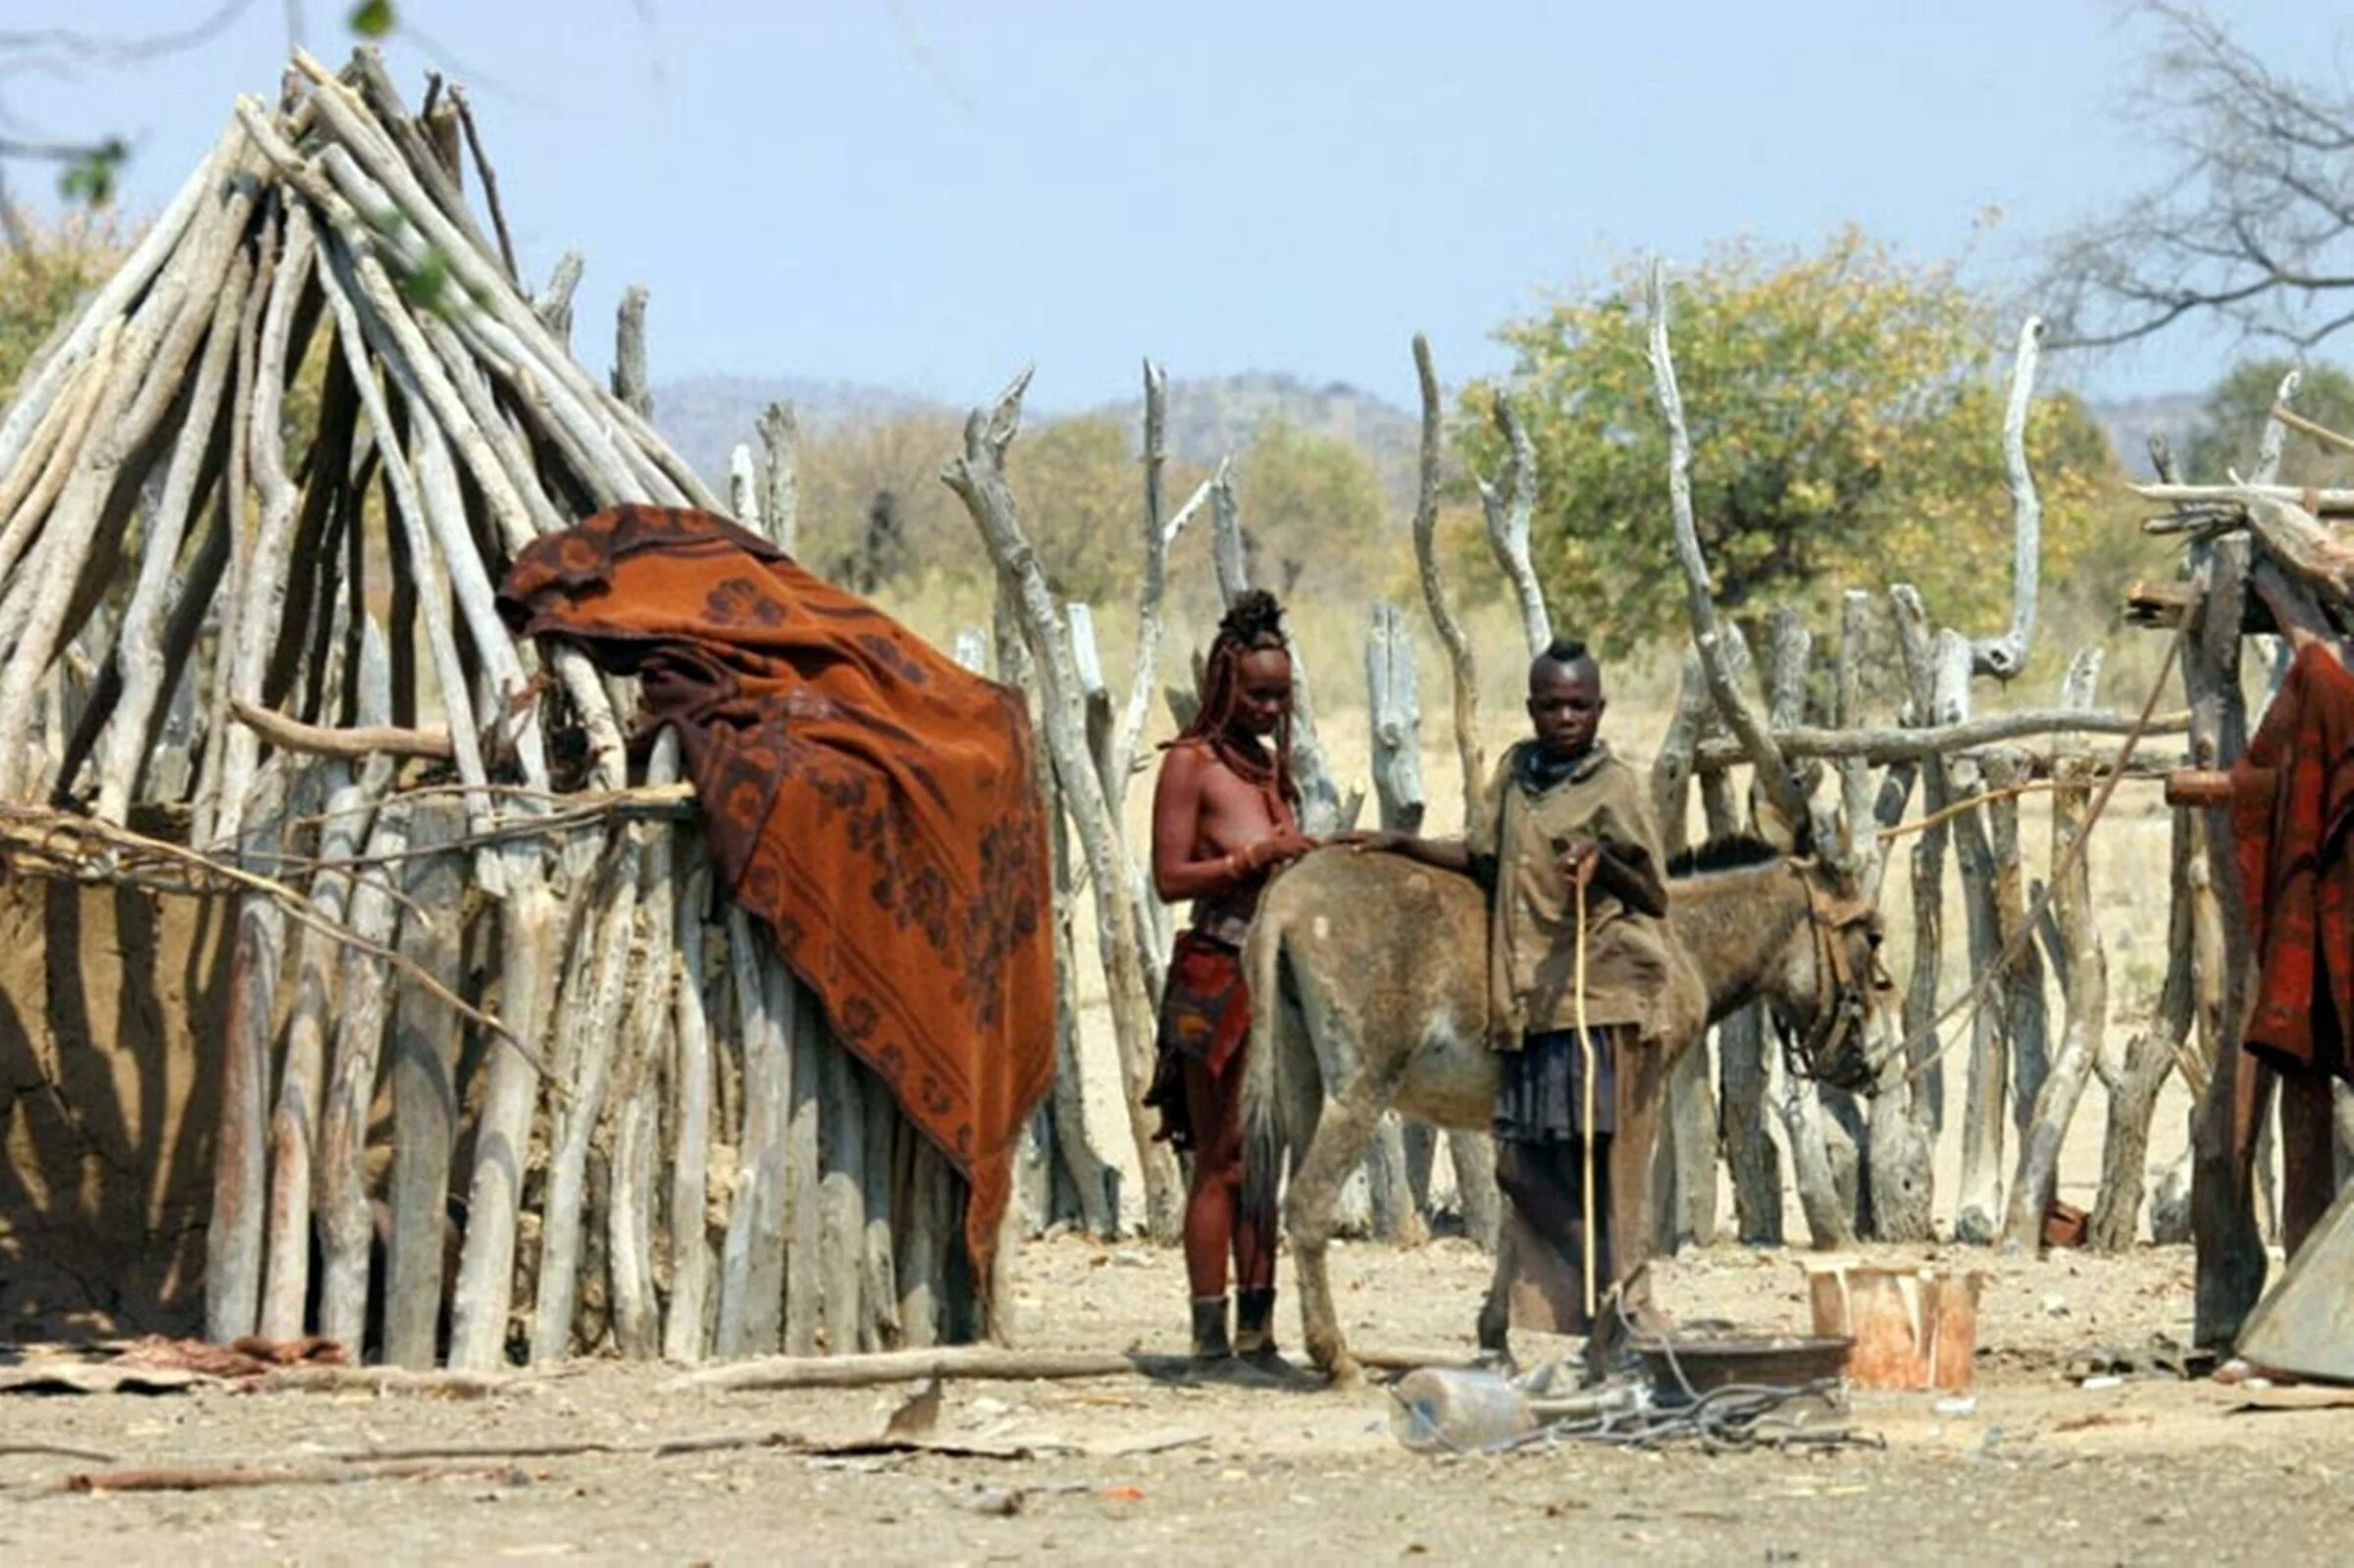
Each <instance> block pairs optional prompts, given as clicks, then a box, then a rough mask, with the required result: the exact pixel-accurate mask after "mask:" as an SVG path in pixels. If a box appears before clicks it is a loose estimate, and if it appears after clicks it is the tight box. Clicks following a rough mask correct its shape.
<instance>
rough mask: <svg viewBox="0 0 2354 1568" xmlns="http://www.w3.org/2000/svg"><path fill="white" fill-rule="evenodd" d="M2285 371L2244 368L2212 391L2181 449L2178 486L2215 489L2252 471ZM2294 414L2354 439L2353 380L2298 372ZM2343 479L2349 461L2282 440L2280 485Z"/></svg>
mask: <svg viewBox="0 0 2354 1568" xmlns="http://www.w3.org/2000/svg"><path fill="white" fill-rule="evenodd" d="M2290 368H2291V367H2290V362H2289V361H2287V360H2284V359H2258V360H2244V361H2242V362H2241V363H2240V364H2238V365H2236V366H2234V367H2232V369H2231V372H2230V374H2228V375H2227V376H2226V377H2225V378H2224V379H2222V380H2221V381H2218V382H2217V383H2216V385H2215V389H2214V390H2213V391H2211V392H2209V393H2208V394H2207V396H2206V398H2205V400H2204V401H2203V402H2201V403H2200V405H2199V420H2198V424H2197V425H2195V426H2193V427H2192V429H2191V432H2190V440H2189V441H2188V443H2186V444H2185V445H2184V447H2183V449H2182V473H2183V476H2184V478H2186V479H2190V480H2193V481H2202V482H2204V481H2220V480H2222V479H2223V477H2224V475H2225V473H2226V471H2230V472H2236V473H2239V474H2242V475H2245V474H2246V473H2247V472H2248V471H2249V470H2250V469H2251V468H2252V467H2253V466H2254V465H2255V462H2256V447H2257V443H2258V442H2259V441H2260V440H2261V439H2262V438H2263V432H2264V427H2265V422H2266V420H2267V419H2268V418H2270V416H2271V412H2272V407H2273V399H2274V398H2275V397H2277V395H2278V394H2279V391H2280V379H2281V378H2282V377H2284V376H2286V375H2287V374H2288V372H2289V370H2290ZM2295 406H2296V411H2297V412H2298V413H2300V414H2302V415H2304V416H2305V417H2306V418H2307V419H2309V420H2312V421H2314V422H2315V423H2316V424H2318V425H2325V426H2328V428H2329V429H2330V430H2349V431H2354V376H2349V375H2347V374H2346V373H2345V372H2344V371H2342V370H2340V369H2338V368H2337V367H2336V366H2334V365H2306V366H2303V367H2302V368H2301V370H2300V375H2299V379H2298V382H2297V396H2296V405H2295ZM2349 476H2354V457H2350V456H2348V454H2346V453H2344V452H2339V451H2335V450H2332V449H2331V448H2329V447H2327V446H2324V445H2322V444H2321V443H2320V442H2319V441H2316V440H2315V439H2313V437H2311V436H2309V435H2299V434H2297V433H2296V432H2295V431H2293V430H2292V431H2289V432H2288V436H2287V440H2286V441H2285V442H2284V444H2283V445H2282V446H2281V448H2280V476H2279V477H2280V482H2281V483H2283V484H2312V485H2337V484H2344V483H2345V482H2347V480H2348V477H2349Z"/></svg>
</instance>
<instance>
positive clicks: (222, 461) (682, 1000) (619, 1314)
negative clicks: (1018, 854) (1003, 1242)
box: [0, 50, 1010, 1368]
mask: <svg viewBox="0 0 2354 1568" xmlns="http://www.w3.org/2000/svg"><path fill="white" fill-rule="evenodd" d="M469 169H471V171H472V175H473V177H472V179H471V181H469V179H468V177H467V173H466V172H467V171H468V170H469ZM468 183H471V184H472V186H473V188H474V189H475V190H476V191H478V192H480V193H481V195H482V197H483V198H484V206H483V209H482V212H481V213H480V214H479V215H478V213H477V211H476V209H475V207H474V206H473V205H471V203H470V200H469V197H468V195H467V193H466V186H467V185H468ZM577 277H578V267H577V264H570V263H569V260H568V264H567V265H564V266H560V267H559V269H558V277H557V278H555V279H554V280H553V282H552V283H551V285H550V286H549V288H548V289H547V291H546V292H544V293H543V294H542V295H541V296H540V297H539V298H538V299H537V301H536V302H535V301H534V300H533V299H531V298H530V297H528V296H527V292H526V290H525V288H524V285H523V282H522V280H521V278H520V275H519V273H518V270H517V267H516V263H515V259H514V255H513V251H512V248H511V246H510V245H509V244H508V242H507V238H506V226H505V222H504V219H503V216H502V214H501V212H500V209H499V205H498V198H497V185H496V182H495V178H494V177H493V174H492V171H491V168H490V166H489V165H488V164H487V163H486V162H485V161H484V158H483V151H482V145H481V142H480V139H479V138H478V136H477V134H476V128H475V126H474V122H473V119H472V116H471V114H470V113H469V112H468V110H467V107H466V104H465V100H464V99H463V97H462V96H461V95H459V94H456V93H454V92H442V91H440V90H439V87H438V84H436V86H435V91H434V92H433V93H431V94H429V96H428V99H427V101H426V104H425V107H424V109H423V111H422V112H421V113H412V112H411V110H410V109H409V108H407V107H406V106H404V104H403V103H402V102H401V100H400V98H399V96H398V95H397V93H396V92H395V90H394V88H393V87H392V85H391V83H390V81H389V79H388V78H387V77H386V76H385V74H384V68H383V66H382V64H381V62H380V61H379V59H378V58H377V57H376V56H375V54H374V53H373V52H370V51H366V50H363V51H361V52H360V53H359V54H358V55H356V56H355V57H354V59H353V61H352V62H351V64H350V65H349V66H348V67H347V68H346V69H345V70H344V71H342V72H341V73H339V74H337V73H331V72H329V71H327V70H325V69H323V68H322V67H321V66H319V65H318V64H317V63H316V62H314V61H312V60H310V59H309V58H307V57H304V56H300V55H298V56H297V57H296V59H295V62H294V69H293V70H292V71H291V72H290V73H289V75H288V77H287V84H286V87H285V90H284V92H283V95H282V96H281V100H280V101H279V102H278V103H277V104H276V105H275V106H272V105H269V104H265V103H263V102H261V101H258V100H256V99H252V98H245V99H241V100H240V101H239V102H238V103H237V104H236V106H235V112H234V115H233V117H232V118H231V120H230V124H229V126H227V128H226V129H225V131H224V132H223V134H222V137H221V139H220V141H219V143H218V144H217V145H216V146H215V147H214V148H213V149H212V151H211V152H210V153H209V154H208V155H207V156H206V158H205V160H204V162H203V164H202V165H201V167H199V168H198V169H197V170H196V172H195V173H194V174H193V175H192V176H191V177H189V179H188V181H187V183H186V184H185V185H184V186H183V187H182V188H181V189H180V191H179V194H178V195H177V196H176V197H175V198H174V199H173V201H172V202H171V204H170V206H169V207H168V208H167V209H166V210H165V211H164V213H163V214H162V216H161V217H160V218H158V219H157V220H156V222H155V223H154V225H153V226H152V227H151V228H149V229H148V230H147V231H146V233H145V234H144V236H143V237H142V238H141V239H140V240H139V242H138V243H137V245H136V246H135V247H134V248H133V249H132V251H131V252H130V254H129V255H128V257H127V259H126V260H125V261H124V263H123V265H122V267H121V268H120V270H119V271H118V272H117V273H116V274H115V275H114V276H113V277H112V278H109V279H108V280H107V281H106V283H105V284H104V285H103V286H102V287H100V288H99V289H98V290H97V291H96V292H95V294H94V295H92V296H91V297H90V298H89V299H88V300H87V302H86V303H85V304H84V305H83V307H82V308H81V310H80V311H79V313H78V314H77V316H75V317H74V318H73V319H72V320H71V321H70V322H68V323H67V324H66V325H65V326H64V327H63V328H61V329H60V330H59V332H58V334H57V335H56V337H55V338H54V340H53V341H52V342H51V343H50V344H49V345H48V346H47V348H46V350H45V352H44V354H43V355H42V356H41V358H40V359H39V360H38V362H37V363H36V365H35V366H34V367H33V368H32V369H31V370H30V371H29V372H28V373H27V374H26V376H25V378H24V379H23V380H22V382H21V384H20V386H19V388H18V391H17V394H16V397H15V400H14V401H13V403H11V404H10V405H9V407H8V408H7V410H6V413H5V416H4V417H0V867H4V868H5V870H6V872H7V873H8V874H9V876H8V882H9V886H8V888H7V904H6V907H5V916H4V918H5V920H6V923H7V924H6V928H5V929H6V931H7V933H8V936H9V940H8V944H7V946H8V954H7V960H6V962H7V968H6V973H5V979H6V1008H5V1020H4V1025H0V1056H5V1057H6V1058H8V1060H7V1063H6V1065H7V1067H8V1069H9V1071H8V1072H7V1073H6V1075H5V1081H6V1082H7V1083H8V1084H9V1085H11V1086H15V1087H11V1088H10V1089H8V1090H6V1091H0V1092H6V1093H7V1094H8V1095H9V1098H8V1099H7V1101H6V1112H7V1118H8V1120H7V1145H6V1152H7V1159H6V1161H5V1164H4V1167H0V1181H4V1182H5V1186H0V1258H4V1259H5V1260H6V1267H7V1268H8V1271H9V1272H8V1274H7V1276H5V1289H6V1290H7V1292H8V1294H9V1295H10V1296H11V1297H12V1298H13V1299H11V1300H10V1301H9V1302H8V1303H7V1310H8V1311H10V1312H11V1313H13V1314H16V1315H17V1316H19V1317H20V1318H21V1319H22V1318H24V1317H26V1315H30V1316H33V1317H35V1318H40V1319H43V1320H45V1321H52V1322H53V1321H54V1320H56V1319H57V1318H59V1317H61V1316H63V1317H71V1316H72V1315H73V1314H74V1313H76V1312H78V1311H82V1310H90V1311H95V1312H98V1313H100V1314H102V1316H103V1318H105V1319H108V1320H112V1321H117V1322H125V1323H129V1324H134V1325H140V1326H153V1327H165V1328H170V1327H176V1326H178V1327H194V1326H196V1325H197V1324H198V1323H199V1322H200V1323H201V1326H202V1329H203V1330H204V1332H205V1333H206V1334H207V1335H209V1336H210V1337H213V1338H215V1339H220V1340H228V1339H232V1338H235V1337H238V1336H242V1335H248V1334H255V1333H259V1334H261V1335H264V1336H268V1337H271V1338H277V1339H286V1338H291V1337H294V1336H297V1335H300V1334H303V1333H306V1332H317V1333H321V1334H325V1335H328V1336H331V1337H333V1338H334V1339H337V1340H343V1341H345V1342H346V1343H348V1344H351V1345H353V1346H358V1345H360V1344H362V1343H363V1341H365V1342H366V1343H367V1344H368V1345H370V1346H371V1347H372V1348H373V1349H375V1350H376V1351H378V1352H379V1353H381V1354H382V1356H383V1357H384V1359H386V1360H389V1361H393V1362H397V1363H401V1364H405V1365H427V1364H432V1363H434V1362H435V1361H436V1360H438V1359H446V1361H447V1362H448V1363H449V1364H451V1365H453V1366H456V1367H461V1368H482V1367H488V1366H493V1365H497V1364H501V1363H504V1362H507V1361H509V1360H512V1359H518V1358H527V1359H535V1360H536V1359H540V1358H546V1357H554V1356H561V1355H565V1354H569V1353H575V1352H578V1351H581V1350H584V1349H588V1348H594V1347H598V1346H602V1345H605V1344H607V1343H608V1342H609V1343H610V1344H611V1345H612V1346H614V1347H617V1348H618V1349H619V1350H620V1351H621V1352H622V1353H624V1354H628V1355H634V1356H652V1355H657V1354H660V1355H667V1356H669V1357H671V1358H674V1359H679V1360H694V1359H698V1358H701V1357H704V1356H707V1355H713V1354H717V1355H742V1354H749V1353H757V1352H764V1351H774V1350H778V1349H780V1348H781V1349H784V1350H787V1351H792V1352H800V1353H806V1352H810V1351H814V1350H819V1349H823V1350H827V1351H832V1352H841V1351H849V1350H858V1349H877V1348H886V1347H891V1346H897V1345H906V1346H922V1345H927V1344H931V1343H934V1342H938V1341H942V1340H962V1339H970V1338H974V1337H976V1336H977V1335H979V1334H980V1333H981V1332H983V1330H984V1329H985V1328H986V1327H988V1326H989V1325H988V1324H987V1322H986V1320H987V1318H988V1316H989V1302H990V1300H991V1295H992V1292H991V1291H990V1290H987V1289H985V1286H986V1283H987V1282H982V1281H978V1280H976V1279H975V1278H973V1275H972V1271H971V1269H970V1267H969V1265H968V1264H967V1263H966V1261H965V1260H966V1253H965V1250H964V1248H963V1247H962V1246H961V1245H960V1244H959V1236H960V1232H961V1219H960V1215H961V1208H962V1204H963V1200H964V1199H963V1190H964V1184H963V1182H962V1179H961V1178H960V1177H959V1176H958V1175H957V1174H956V1172H955V1171H954V1170H953V1168H952V1167H951V1166H950V1165H949V1163H948V1162H947V1160H946V1159H944V1158H943V1157H942V1155H941V1154H940V1153H939V1152H938V1151H937V1150H936V1149H935V1148H934V1147H933V1146H932V1145H931V1144H929V1143H928V1142H927V1141H926V1140H925V1139H923V1138H920V1137H918V1136H916V1135H915V1133H914V1132H913V1130H912V1129H911V1127H910V1125H909V1124H908V1123H907V1121H906V1120H905V1119H904V1118H903V1117H902V1116H901V1115H900V1114H899V1112H898V1109H897V1107H896V1105H895V1104H894V1102H893V1100H892V1097H891V1095H890V1093H889V1092H888V1091H887V1089H886V1088H885V1087H883V1085H882V1084H881V1082H880V1080H878V1079H876V1078H874V1077H873V1076H872V1075H870V1074H869V1073H868V1072H867V1071H866V1069H865V1068H864V1067H862V1066H861V1065H859V1064H858V1063H857V1062H856V1061H855V1059H854V1058H853V1057H852V1056H851V1055H849V1054H848V1053H847V1052H845V1051H844V1050H843V1049H842V1048H841V1047H840V1046H839V1045H838V1044H837V1043H836V1042H835V1041H834V1040H833V1039H832V1038H831V1037H829V1035H828V1032H827V1029H826V1026H825V1023H824V1020H823V1019H822V1017H821V1016H820V1014H819V1012H818V1010H817V1008H816V1006H815V1004H814V1003H813V1001H812V1000H811V998H810V997H809V996H808V995H807V994H806V993H805V992H804V991H803V990H802V988H801V987H800V986H798V985H797V984H796V983H795V982H794V980H793V977H792V975H791V974H790V972H789V971H788V970H787V968H786V967H785V965H784V964H783V963H782V961H781V960H780V959H779V958H778V956H777V953H776V950H775V946H774V944H773V942H772V941H771V940H770V939H769V936H768V934H767V933H766V932H764V931H760V930H757V929H755V928H754V926H753V924H752V923H751V922H750V921H748V920H747V919H746V917H745V916H744V915H743V914H742V912H741V911H737V910H733V909H731V908H729V907H728V906H727V903H726V901H725V900H724V899H715V897H714V888H713V886H712V877H711V875H710V868H709V862H708V857H707V855H706V853H705V851H704V848H703V846H702V844H701V841H700V837H699V835H698V832H697V828H696V818H695V812H694V807H693V800H692V797H691V790H690V789H689V787H688V786H686V785H684V784H681V783H679V777H680V764H679V757H678V752H677V747H676V745H675V743H674V742H673V741H672V740H671V739H670V738H669V737H667V736H665V737H664V738H663V739H661V740H660V741H658V742H657V743H656V744H655V745H654V746H653V747H652V748H651V751H650V755H648V756H646V757H645V758H644V760H643V761H642V763H641V764H639V765H635V769H634V765H633V763H632V761H631V758H630V755H629V751H628V748H627V747H626V746H625V741H624V735H625V733H626V732H627V731H628V729H629V728H630V726H631V723H632V719H633V706H634V702H635V695H634V689H633V683H631V682H629V681H626V680H620V679H616V678H611V677H608V676H606V675H603V674H600V673H599V671H598V670H596V669H595V668H594V667H593V666H591V665H590V664H589V663H588V661H587V659H586V658H585V657H584V656H583V655H582V654H581V653H580V652H579V651H578V650H576V649H571V648H568V647H566V646H563V645H559V644H553V643H550V644H548V645H545V646H535V645H534V644H533V643H532V642H530V641H529V640H518V639H517V638H516V637H515V636H513V635H512V634H511V633H510V632H509V630H508V629H507V627H506V626H505V625H503V624H502V622H501V620H500V618H499V616H498V614H497V612H496V610H495V608H494V605H493V586H494V584H495V583H497V582H499V580H500V577H501V574H502V572H503V570H504V567H505V564H506V563H507V561H508V560H509V559H510V558H511V557H512V556H513V555H514V554H515V553H516V552H518V551H520V550H521V549H522V548H523V547H524V546H525V545H527V544H529V543H530V542H531V541H532V540H534V539H536V538H537V537H540V536H542V535H544V534H547V533H549V532H552V531H557V530H560V529H562V528H565V527H567V526H568V525H570V524H571V523H573V522H575V521H577V520H578V519H580V518H581V517H583V516H584V515H586V514H588V513H589V512H592V511H594V510H596V509H598V508H601V507H606V506H610V505H614V504H617V503H621V502H628V501H642V502H649V503H655V504H661V505H672V506H693V507H700V508H705V509H708V510H712V511H721V510H725V509H724V508H723V507H722V506H721V505H720V503H718V501H717V500H716V499H715V497H714V496H713V495H712V494H711V493H710V492H709V491H708V490H707V489H706V488H705V486H704V485H703V483H702V481H700V480H698V479H697V478H696V476H695V475H694V473H693V472H692V470H691V469H690V468H689V466H688V465H687V464H686V463H685V462H684V461H682V460H681V459H680V458H679V456H678V455H677V454H676V453H675V452H673V451H672V450H671V449H670V448H669V447H668V446H667V445H665V444H664V442H663V441H662V439H661V437H660V436H659V435H657V434H656V433H655V431H654V429H653V427H652V425H651V424H650V423H649V420H648V417H647V404H646V402H645V399H644V392H643V374H644V371H643V359H642V353H641V339H639V338H636V337H635V336H634V334H633V333H632V331H631V325H632V316H633V313H632V311H631V309H630V307H629V306H628V305H625V307H624V323H623V347H624V352H623V353H622V355H621V363H620V366H619V368H618V370H617V373H616V376H615V378H614V382H613V384H612V385H610V386H608V385H606V384H602V383H600V381H599V380H598V379H596V378H594V377H592V376H591V375H590V374H589V373H588V371H586V370H585V369H583V368H582V366H581V365H580V364H578V363H577V362H576V361H575V360H574V358H573V356H572V353H571V351H570V349H569V346H568V342H567V337H568V330H569V316H570V304H569V294H570V286H571V281H572V279H574V278H577ZM635 299H636V304H637V311H636V313H635V314H636V316H637V318H638V320H640V321H641V319H642V295H641V294H638V295H636V296H635ZM26 1086H30V1087H26ZM1009 1254H1010V1247H1009V1246H1008V1247H1001V1248H1000V1249H999V1254H998V1255H999V1257H1000V1258H1001V1259H1002V1258H1005V1257H1007V1256H1009ZM51 1265H54V1266H51Z"/></svg>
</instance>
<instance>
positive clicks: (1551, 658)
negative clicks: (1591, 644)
mask: <svg viewBox="0 0 2354 1568" xmlns="http://www.w3.org/2000/svg"><path fill="white" fill-rule="evenodd" d="M1543 657H1544V659H1545V661H1546V662H1547V663H1548V664H1582V663H1584V662H1585V661H1586V660H1588V659H1591V658H1593V657H1594V654H1593V652H1592V650H1591V649H1589V648H1588V647H1587V646H1586V643H1585V639H1584V638H1583V637H1555V638H1554V639H1553V640H1552V641H1551V642H1548V643H1546V644H1545V652H1544V655H1543Z"/></svg>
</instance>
